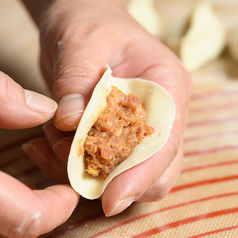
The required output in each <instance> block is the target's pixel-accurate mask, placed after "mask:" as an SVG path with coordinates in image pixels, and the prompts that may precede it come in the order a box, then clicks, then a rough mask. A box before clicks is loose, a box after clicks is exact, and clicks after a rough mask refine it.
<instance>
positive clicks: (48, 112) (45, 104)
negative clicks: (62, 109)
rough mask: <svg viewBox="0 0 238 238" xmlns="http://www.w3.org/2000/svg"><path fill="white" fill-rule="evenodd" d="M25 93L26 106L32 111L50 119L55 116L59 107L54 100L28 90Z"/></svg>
mask: <svg viewBox="0 0 238 238" xmlns="http://www.w3.org/2000/svg"><path fill="white" fill-rule="evenodd" d="M24 92H25V98H26V104H27V106H28V107H29V109H30V110H32V111H33V112H36V113H39V114H42V115H44V116H50V118H51V117H52V116H53V115H54V113H55V111H56V109H57V107H58V105H57V103H56V102H55V101H54V100H53V99H51V98H48V97H46V96H44V95H42V94H39V93H36V92H33V91H30V90H26V89H24Z"/></svg>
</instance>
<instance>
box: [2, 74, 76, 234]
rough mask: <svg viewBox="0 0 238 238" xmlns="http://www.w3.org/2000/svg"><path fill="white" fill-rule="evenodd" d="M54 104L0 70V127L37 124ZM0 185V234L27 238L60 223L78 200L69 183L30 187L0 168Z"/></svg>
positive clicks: (12, 127)
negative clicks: (36, 187) (37, 187)
mask: <svg viewBox="0 0 238 238" xmlns="http://www.w3.org/2000/svg"><path fill="white" fill-rule="evenodd" d="M56 108H57V104H56V103H55V102H54V101H53V100H52V99H50V98H47V97H45V96H43V95H40V94H37V93H35V92H31V91H28V90H24V89H23V88H22V87H21V86H20V85H19V84H17V83H16V82H14V81H13V80H12V79H11V78H10V77H8V76H7V75H5V74H4V73H2V72H0V128H5V129H20V128H28V127H33V126H37V125H39V124H42V123H44V122H46V121H48V120H49V119H50V118H51V117H53V115H54V113H55V110H56ZM0 188H1V189H0V204H1V212H0V237H14V238H18V237H24V238H28V237H37V236H39V235H41V234H43V233H46V232H48V231H50V230H52V229H54V228H55V227H57V226H58V225H60V224H61V223H63V222H64V221H65V220H66V219H67V218H68V217H69V216H70V214H71V213H72V211H73V210H74V208H75V206H76V204H77V201H78V196H77V194H76V193H75V192H74V190H73V189H72V188H71V187H69V186H65V185H57V186H52V187H49V188H46V189H44V190H31V189H30V188H29V187H27V186H26V185H24V184H23V183H21V182H20V181H18V180H16V179H15V178H13V177H11V176H10V175H8V174H6V173H4V172H1V171H0ZM59 207H61V208H62V209H58V208H59Z"/></svg>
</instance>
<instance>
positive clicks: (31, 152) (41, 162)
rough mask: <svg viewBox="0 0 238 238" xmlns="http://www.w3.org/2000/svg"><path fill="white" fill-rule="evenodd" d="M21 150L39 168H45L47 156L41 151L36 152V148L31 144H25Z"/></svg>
mask: <svg viewBox="0 0 238 238" xmlns="http://www.w3.org/2000/svg"><path fill="white" fill-rule="evenodd" d="M22 149H23V150H24V152H25V153H26V154H27V155H28V156H29V157H30V158H31V159H32V160H33V161H34V163H35V164H36V165H37V166H38V167H39V168H44V167H46V166H47V164H48V162H49V160H48V158H47V156H46V155H45V154H44V153H43V152H42V151H41V150H38V149H37V147H36V146H34V145H32V144H31V143H25V144H23V145H22Z"/></svg>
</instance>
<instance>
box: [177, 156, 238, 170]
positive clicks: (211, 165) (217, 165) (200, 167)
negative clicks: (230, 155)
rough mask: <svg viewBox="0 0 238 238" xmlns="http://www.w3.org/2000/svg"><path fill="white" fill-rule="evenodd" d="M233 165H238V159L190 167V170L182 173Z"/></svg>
mask: <svg viewBox="0 0 238 238" xmlns="http://www.w3.org/2000/svg"><path fill="white" fill-rule="evenodd" d="M233 164H238V159H237V160H230V161H223V162H220V163H212V164H206V165H201V166H195V167H190V168H186V169H182V170H181V173H188V172H192V171H197V170H201V169H208V168H214V167H220V166H227V165H233Z"/></svg>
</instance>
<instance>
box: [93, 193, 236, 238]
mask: <svg viewBox="0 0 238 238" xmlns="http://www.w3.org/2000/svg"><path fill="white" fill-rule="evenodd" d="M236 195H238V192H234V193H227V194H219V195H216V196H211V197H206V198H201V199H197V200H192V201H188V202H185V203H180V204H177V205H173V206H170V207H165V208H162V209H159V210H156V211H153V212H151V213H147V214H144V215H142V216H138V217H136V218H133V219H130V220H128V221H125V222H122V223H120V224H118V225H116V226H112V227H110V228H109V229H107V230H104V231H101V232H99V233H97V234H95V235H93V236H90V237H89V238H96V237H99V236H102V235H105V234H106V233H108V232H111V231H113V230H115V229H117V228H121V227H122V226H124V225H127V224H130V223H132V222H135V221H138V220H141V219H144V218H146V217H149V216H152V215H154V214H156V213H161V212H165V211H168V210H173V209H175V208H178V207H183V206H187V205H190V204H195V203H200V202H204V201H208V200H213V199H218V198H224V197H231V196H236Z"/></svg>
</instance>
